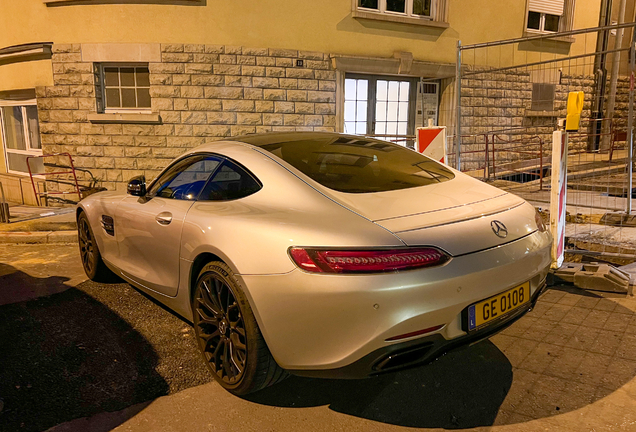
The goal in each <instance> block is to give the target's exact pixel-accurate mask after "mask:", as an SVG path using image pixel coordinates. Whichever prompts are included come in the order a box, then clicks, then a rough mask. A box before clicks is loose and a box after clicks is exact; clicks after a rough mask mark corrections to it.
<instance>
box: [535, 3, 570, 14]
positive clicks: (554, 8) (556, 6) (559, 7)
mask: <svg viewBox="0 0 636 432" xmlns="http://www.w3.org/2000/svg"><path fill="white" fill-rule="evenodd" d="M564 3H565V0H528V9H530V11H532V12H541V13H546V14H550V15H559V16H561V15H563V4H564Z"/></svg>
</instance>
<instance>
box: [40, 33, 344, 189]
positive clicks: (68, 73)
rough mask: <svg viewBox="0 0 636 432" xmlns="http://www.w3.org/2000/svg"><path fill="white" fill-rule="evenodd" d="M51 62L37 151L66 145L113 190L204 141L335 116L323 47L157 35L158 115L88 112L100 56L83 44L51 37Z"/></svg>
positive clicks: (330, 121) (153, 74)
mask: <svg viewBox="0 0 636 432" xmlns="http://www.w3.org/2000/svg"><path fill="white" fill-rule="evenodd" d="M297 60H303V65H302V67H301V66H298V65H297ZM52 64H53V78H54V85H53V86H50V87H38V88H36V96H37V104H38V112H39V117H40V132H41V137H42V146H43V152H44V153H45V154H47V153H58V152H69V153H71V154H72V155H73V158H74V161H75V165H76V166H77V167H78V168H81V169H85V170H89V171H90V172H91V173H92V174H93V175H94V176H95V177H97V178H98V179H100V186H103V187H106V188H108V189H110V190H114V189H124V188H125V185H126V182H127V180H128V179H129V178H131V177H133V176H136V175H140V174H144V175H145V176H146V178H147V179H148V180H150V179H152V178H154V177H155V176H156V175H157V174H158V173H159V172H160V170H161V169H163V168H164V167H165V166H166V165H167V164H168V163H169V162H170V161H171V160H172V159H173V158H175V157H177V156H179V155H180V154H182V153H183V152H185V151H186V150H187V149H191V148H193V147H196V146H198V145H200V144H203V143H206V142H210V141H215V140H220V139H223V138H226V137H231V136H236V135H243V134H250V133H258V132H269V131H298V130H309V131H334V130H335V126H336V104H335V102H336V73H335V71H334V70H332V67H331V62H330V61H329V57H328V55H327V54H323V53H318V52H303V51H295V50H281V49H267V48H246V47H239V46H224V45H194V44H162V45H161V62H158V63H150V64H149V70H150V85H151V87H150V95H151V103H152V108H151V110H152V112H153V113H156V114H159V116H160V119H161V120H160V123H159V124H121V123H106V124H101V123H99V124H98V123H91V122H89V119H88V117H89V114H93V113H97V112H98V106H100V105H101V90H100V77H99V66H98V64H93V63H90V62H82V56H81V45H79V44H72V45H60V44H56V45H54V46H53V58H52ZM80 174H81V173H80ZM82 177H83V178H84V177H85V175H82Z"/></svg>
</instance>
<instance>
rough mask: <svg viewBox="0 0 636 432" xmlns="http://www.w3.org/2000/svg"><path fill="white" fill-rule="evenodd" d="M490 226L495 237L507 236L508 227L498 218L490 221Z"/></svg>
mask: <svg viewBox="0 0 636 432" xmlns="http://www.w3.org/2000/svg"><path fill="white" fill-rule="evenodd" d="M490 227H491V228H492V232H494V233H495V235H496V236H497V237H501V238H506V237H508V228H506V226H505V225H504V224H503V222H500V221H498V220H494V221H492V222H490Z"/></svg>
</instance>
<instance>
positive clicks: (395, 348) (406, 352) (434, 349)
mask: <svg viewBox="0 0 636 432" xmlns="http://www.w3.org/2000/svg"><path fill="white" fill-rule="evenodd" d="M545 287H546V284H545V282H544V283H543V285H542V286H541V287H539V289H538V290H537V291H535V293H534V295H533V297H532V301H531V302H530V304H529V305H528V306H526V307H524V308H522V309H518V310H516V311H514V313H513V314H511V315H509V316H507V317H506V318H505V319H503V320H500V321H498V322H496V323H493V324H492V325H489V326H486V327H484V328H483V329H480V330H477V331H475V332H473V333H470V334H466V335H465V336H460V337H458V338H455V339H451V340H447V339H445V338H444V337H443V336H442V335H441V334H434V335H432V336H428V337H423V338H420V339H416V340H412V341H409V342H403V343H399V344H396V345H390V346H387V347H384V348H380V349H377V350H375V351H373V352H372V353H370V354H367V355H366V356H364V357H362V358H361V359H360V360H357V361H356V362H354V363H352V364H350V365H347V366H343V367H340V368H337V369H322V370H302V369H301V370H288V372H290V373H292V374H294V375H299V376H305V377H313V378H339V379H352V378H365V377H368V376H373V375H379V374H382V373H388V372H395V371H399V370H402V369H407V368H411V367H416V366H420V365H424V364H427V363H430V362H432V361H435V360H436V359H438V358H439V357H441V356H443V355H444V354H446V353H448V352H449V351H451V350H454V349H457V348H460V347H463V346H466V345H472V344H475V343H477V342H480V341H482V340H484V339H486V338H489V337H490V336H493V335H495V334H497V333H499V332H500V331H502V330H504V329H505V328H506V327H509V326H510V325H511V324H512V323H514V322H515V321H517V320H518V319H519V318H521V317H522V316H523V315H525V314H526V313H527V312H529V311H531V310H532V308H533V307H534V305H535V304H536V302H537V299H538V298H539V296H540V295H541V293H542V292H543V291H544V289H545Z"/></svg>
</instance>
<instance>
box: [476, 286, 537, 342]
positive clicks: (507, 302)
mask: <svg viewBox="0 0 636 432" xmlns="http://www.w3.org/2000/svg"><path fill="white" fill-rule="evenodd" d="M529 302H530V282H526V283H524V284H523V285H519V286H518V287H514V288H512V289H509V290H508V291H504V292H502V293H501V294H497V295H496V296H493V297H490V298H488V299H486V300H483V301H480V302H479V303H475V304H474V305H471V306H469V307H468V330H475V329H478V328H480V327H482V326H483V325H485V324H488V323H489V322H491V321H494V320H496V319H498V318H501V317H502V316H504V315H507V314H508V313H509V312H512V311H513V310H515V309H519V308H520V307H522V306H523V305H525V304H527V303H529Z"/></svg>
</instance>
